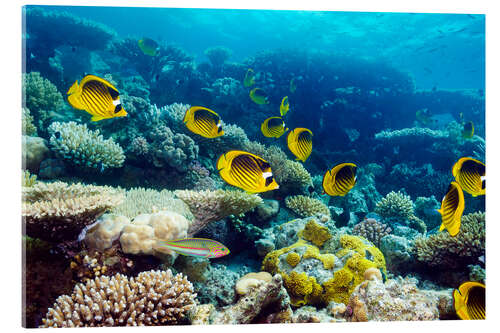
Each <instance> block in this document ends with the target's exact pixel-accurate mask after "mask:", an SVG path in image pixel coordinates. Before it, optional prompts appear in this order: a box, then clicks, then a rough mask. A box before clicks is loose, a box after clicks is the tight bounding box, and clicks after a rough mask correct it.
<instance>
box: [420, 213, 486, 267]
mask: <svg viewBox="0 0 500 333" xmlns="http://www.w3.org/2000/svg"><path fill="white" fill-rule="evenodd" d="M484 223H485V214H484V213H482V212H476V213H472V214H468V215H465V216H463V217H462V224H461V226H460V232H459V233H458V234H457V235H456V236H455V237H451V236H450V234H449V233H448V232H447V231H441V232H439V233H437V234H434V235H431V236H429V237H418V238H416V239H415V243H414V248H413V252H414V253H415V255H416V259H417V260H418V261H420V262H422V263H425V264H427V265H429V266H432V267H436V268H439V269H445V270H446V269H458V268H464V269H466V267H467V265H471V264H479V259H478V258H479V257H480V256H481V255H484V253H485V224H484Z"/></svg>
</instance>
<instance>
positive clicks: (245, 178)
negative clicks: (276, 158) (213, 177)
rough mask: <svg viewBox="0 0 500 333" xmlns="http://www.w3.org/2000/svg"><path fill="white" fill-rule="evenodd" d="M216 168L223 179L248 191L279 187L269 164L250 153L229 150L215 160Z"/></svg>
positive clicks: (264, 190)
mask: <svg viewBox="0 0 500 333" xmlns="http://www.w3.org/2000/svg"><path fill="white" fill-rule="evenodd" d="M217 170H219V174H220V176H221V178H222V179H224V181H226V182H227V183H228V184H230V185H233V186H236V187H239V188H241V189H243V190H245V191H247V192H250V193H259V192H266V191H272V190H275V189H277V188H279V186H278V183H276V181H275V180H274V178H273V173H272V171H271V165H270V164H269V163H268V162H267V161H266V160H264V159H263V158H261V157H259V156H257V155H254V154H252V153H249V152H246V151H241V150H231V151H228V152H227V153H225V154H222V155H221V156H220V157H219V159H218V160H217Z"/></svg>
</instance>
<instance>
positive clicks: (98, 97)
mask: <svg viewBox="0 0 500 333" xmlns="http://www.w3.org/2000/svg"><path fill="white" fill-rule="evenodd" d="M138 47H139V48H140V50H141V51H142V52H143V53H144V54H145V55H147V56H151V57H154V56H157V55H158V54H159V53H160V51H161V50H160V47H159V45H158V44H157V43H156V42H155V41H154V40H152V39H149V38H143V39H141V40H139V41H138ZM255 84H256V80H255V72H254V71H253V69H251V68H249V69H248V70H247V72H246V73H245V77H244V79H243V85H244V86H245V87H246V88H251V90H250V91H249V97H250V99H251V100H252V101H253V102H254V103H256V104H258V105H267V104H270V99H269V96H268V95H267V93H266V92H265V91H264V90H263V89H261V88H258V87H254V85H255ZM289 90H290V93H291V94H294V93H295V91H296V90H297V82H296V79H295V78H294V77H293V78H291V80H290V83H289ZM67 94H68V102H69V104H70V105H71V106H72V107H74V108H75V109H79V110H84V111H86V112H88V113H89V114H90V115H92V118H91V121H100V120H103V119H110V118H116V117H126V116H127V112H126V111H125V110H124V109H123V106H122V103H121V100H120V93H119V91H118V89H117V88H116V87H115V86H114V85H113V84H111V83H110V82H108V81H107V80H105V79H103V78H100V77H98V76H95V75H86V76H85V77H84V78H83V79H82V80H81V81H80V83H78V81H75V83H74V84H73V85H72V86H71V87H70V88H69V90H68V92H67ZM289 112H290V100H289V97H288V96H284V97H283V98H282V99H281V103H280V105H279V115H278V114H277V115H274V116H270V117H268V118H266V119H264V121H263V122H262V124H261V127H260V130H261V132H262V135H263V136H264V137H266V138H274V139H279V138H280V137H282V136H283V135H284V134H285V133H286V132H288V134H287V136H286V143H287V147H288V149H289V150H290V152H291V153H292V154H293V155H294V156H295V158H296V160H297V161H301V162H303V163H304V162H306V161H307V159H308V158H309V156H310V155H311V153H312V147H313V132H312V131H311V130H310V129H307V128H303V127H296V128H294V129H292V130H289V129H288V128H287V126H286V123H285V119H284V118H285V116H286V115H287V114H288V113H289ZM460 118H461V121H462V126H463V129H462V133H461V134H462V137H463V138H465V139H469V138H472V137H473V135H474V124H473V122H472V121H467V122H466V121H464V120H463V115H462V114H460ZM416 119H417V121H418V122H420V123H423V124H433V123H434V122H435V120H434V119H433V115H432V113H431V112H430V111H429V110H427V109H420V110H418V111H417V112H416ZM183 122H184V124H185V126H186V127H187V129H188V130H189V131H191V132H193V133H195V134H197V135H200V136H201V137H204V138H207V139H214V138H218V137H220V136H223V135H224V129H223V123H222V120H221V117H220V116H219V115H218V114H217V113H216V112H215V111H213V110H211V109H209V108H206V107H203V106H192V107H191V108H189V109H188V110H187V111H186V113H185V115H184V119H183ZM216 165H217V171H218V172H219V175H220V177H221V178H222V179H223V180H224V181H225V182H226V183H228V184H230V185H232V186H235V187H238V188H241V189H242V190H244V191H246V192H248V193H261V192H267V191H272V190H276V189H279V184H278V183H277V182H276V180H275V179H274V177H273V171H272V165H271V164H270V163H269V162H268V161H266V160H265V159H263V158H262V157H260V156H258V155H255V154H252V153H250V152H246V151H242V150H230V151H227V152H225V153H223V154H222V155H220V156H219V157H218V159H217V163H216ZM356 170H357V166H356V164H354V163H349V162H345V163H339V164H337V165H335V166H333V167H332V168H331V169H330V170H327V171H326V172H325V174H324V176H323V182H322V187H323V193H324V194H327V195H329V196H345V195H346V194H347V193H349V191H350V190H351V189H352V188H353V187H354V186H355V185H356ZM452 175H453V177H454V181H452V182H451V183H450V185H449V187H448V189H447V191H446V193H445V194H444V197H443V199H442V201H441V207H440V208H439V209H438V210H437V211H438V212H439V214H441V219H442V221H441V222H442V223H441V226H440V228H439V230H440V231H443V230H444V229H446V230H447V232H448V233H449V234H450V236H452V237H455V236H456V235H457V234H458V233H459V232H460V224H461V218H462V214H463V212H464V209H465V197H464V191H465V192H466V193H468V194H470V195H471V196H473V197H475V196H480V195H485V192H486V166H485V164H484V163H483V162H481V161H478V160H476V159H474V158H472V157H462V158H460V159H459V160H458V161H457V162H456V163H455V164H454V165H453V166H452ZM155 246H157V247H160V248H164V249H169V250H171V251H174V252H175V253H178V254H181V255H186V256H194V257H203V258H220V257H223V256H226V255H228V254H229V253H230V251H229V249H228V248H227V247H226V246H224V245H223V244H221V243H219V242H217V241H215V240H212V239H206V238H184V239H176V240H160V241H158V242H157V244H156V245H155ZM453 299H454V307H455V311H456V313H457V315H458V317H459V318H461V319H465V320H468V319H485V285H484V284H481V283H478V282H473V281H468V282H465V283H463V284H462V285H460V287H459V288H458V289H455V290H454V292H453Z"/></svg>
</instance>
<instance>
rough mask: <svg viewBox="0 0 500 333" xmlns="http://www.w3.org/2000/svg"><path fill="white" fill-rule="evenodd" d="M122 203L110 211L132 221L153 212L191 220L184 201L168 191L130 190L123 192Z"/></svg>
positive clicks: (191, 216)
mask: <svg viewBox="0 0 500 333" xmlns="http://www.w3.org/2000/svg"><path fill="white" fill-rule="evenodd" d="M124 194H125V198H124V200H123V202H122V203H121V204H120V205H118V206H116V207H114V208H113V209H111V212H112V213H114V214H117V215H125V216H126V217H128V218H129V219H133V218H134V217H136V216H137V215H140V214H150V213H152V212H153V210H155V209H158V210H168V211H171V212H175V213H178V214H181V215H182V216H184V217H186V218H187V219H188V220H192V219H193V214H191V212H190V210H189V208H188V206H187V205H186V204H185V203H184V201H182V200H180V199H177V198H175V196H174V193H173V192H170V191H168V190H161V191H156V190H154V189H150V188H142V187H137V188H131V189H129V190H127V191H125V193H124Z"/></svg>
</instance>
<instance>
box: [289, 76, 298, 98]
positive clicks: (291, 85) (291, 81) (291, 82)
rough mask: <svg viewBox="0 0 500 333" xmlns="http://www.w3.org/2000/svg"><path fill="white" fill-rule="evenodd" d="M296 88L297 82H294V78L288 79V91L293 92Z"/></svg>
mask: <svg viewBox="0 0 500 333" xmlns="http://www.w3.org/2000/svg"><path fill="white" fill-rule="evenodd" d="M295 90H297V84H295V78H294V77H293V78H292V79H291V80H290V92H291V93H292V94H293V93H294V92H295Z"/></svg>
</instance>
